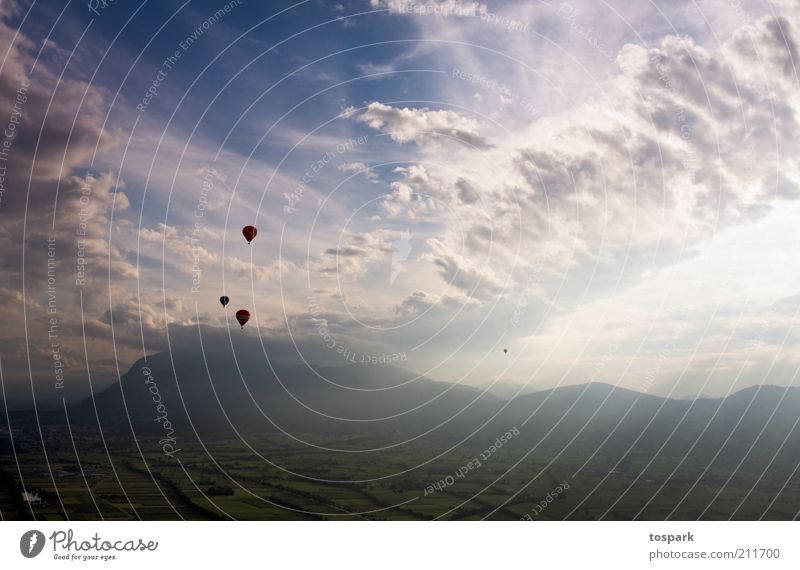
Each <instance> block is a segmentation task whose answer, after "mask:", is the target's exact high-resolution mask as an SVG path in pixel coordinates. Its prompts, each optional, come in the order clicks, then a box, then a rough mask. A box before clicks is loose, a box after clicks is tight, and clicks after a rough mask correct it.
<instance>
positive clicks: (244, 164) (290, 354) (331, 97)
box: [0, 0, 800, 396]
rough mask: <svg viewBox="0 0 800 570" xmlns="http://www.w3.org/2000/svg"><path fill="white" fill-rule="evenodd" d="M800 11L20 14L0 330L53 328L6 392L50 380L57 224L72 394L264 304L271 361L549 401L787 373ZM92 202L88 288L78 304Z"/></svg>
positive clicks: (9, 26) (651, 7)
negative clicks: (24, 194)
mask: <svg viewBox="0 0 800 570" xmlns="http://www.w3.org/2000/svg"><path fill="white" fill-rule="evenodd" d="M64 6H66V8H65V9H64V10H63V13H62V10H61V8H63V7H64ZM226 6H227V10H225V9H224V8H225V7H226ZM29 8H30V10H29ZM220 10H222V11H220ZM796 14H797V3H796V2H795V3H793V2H782V3H766V2H744V1H743V2H737V3H734V4H730V3H726V2H721V1H720V2H718V1H713V2H703V3H702V5H699V4H695V3H694V2H664V3H652V4H647V5H644V4H643V5H641V6H639V5H636V6H631V4H630V3H629V2H608V3H602V4H598V3H592V2H577V1H576V2H530V1H528V2H502V3H500V2H497V3H495V2H486V3H483V2H477V1H469V0H431V1H427V2H409V1H407V0H363V1H358V2H342V3H335V2H320V1H312V0H309V1H307V2H299V3H297V4H291V3H283V2H281V3H273V2H270V3H257V2H248V0H242V1H241V2H237V1H234V2H230V3H226V2H222V1H220V2H196V1H191V2H186V3H180V2H164V3H151V2H146V3H143V4H139V3H136V4H131V3H125V2H121V1H120V2H114V3H110V4H108V5H107V6H106V7H105V8H103V9H102V10H98V13H92V12H90V11H88V10H87V8H86V5H85V4H84V3H77V4H76V3H69V4H68V5H67V4H63V3H60V4H59V3H52V2H50V3H46V4H45V3H39V2H37V3H35V4H33V5H32V6H31V4H30V3H26V2H21V1H20V2H10V3H6V4H4V8H2V11H1V12H0V18H2V40H3V46H0V47H2V48H3V49H2V51H3V52H5V53H6V54H7V55H6V58H5V60H4V63H3V68H2V71H0V76H3V77H4V81H3V86H2V87H3V93H4V98H5V99H6V100H13V94H14V93H15V91H16V90H17V88H18V87H19V84H20V81H21V80H22V79H23V78H24V77H28V78H29V79H30V80H31V85H32V86H31V88H30V93H29V97H28V101H27V102H26V103H25V105H26V107H25V113H26V114H25V117H26V121H25V122H24V123H23V124H22V128H23V129H25V130H24V131H20V132H21V134H20V136H19V138H18V139H16V140H15V142H14V154H13V157H12V158H13V161H15V167H16V170H15V174H14V176H15V178H14V180H15V181H17V183H19V184H23V185H24V187H27V188H29V196H30V197H31V198H30V199H29V200H28V209H27V211H26V210H25V208H24V204H23V200H21V199H20V198H19V197H13V196H10V195H6V199H5V200H4V203H2V204H0V215H2V216H5V217H6V219H7V220H8V221H9V223H8V224H7V226H6V227H7V228H8V229H7V230H5V231H6V235H5V237H6V239H8V240H9V243H12V244H14V245H15V246H14V247H11V248H9V249H8V252H7V253H6V254H5V259H4V263H3V268H4V269H3V271H4V273H5V275H6V277H7V283H9V286H8V287H6V288H4V290H3V296H4V299H6V300H7V304H9V305H11V304H15V305H16V308H13V309H11V308H9V309H6V311H7V313H8V314H6V315H5V317H6V318H7V319H8V322H13V323H20V326H23V327H24V326H25V325H26V324H27V323H33V324H31V326H30V327H28V328H29V329H30V330H29V332H28V336H27V337H26V338H20V335H19V333H18V332H17V331H18V330H19V329H18V328H16V327H9V330H8V331H6V332H5V333H4V335H5V336H4V338H3V339H2V342H3V346H4V347H5V348H4V350H3V353H4V355H3V361H4V369H5V371H6V375H7V377H8V378H9V381H13V382H16V383H18V384H20V385H23V384H24V383H25V382H26V381H27V380H28V379H29V378H30V377H34V376H35V377H37V378H40V377H42V376H44V377H48V376H52V374H53V372H52V370H51V362H50V360H48V358H50V357H52V349H51V347H50V343H49V342H48V339H47V338H43V335H42V333H43V327H42V325H41V322H42V320H43V319H44V318H46V315H47V312H46V308H47V298H46V297H44V296H43V293H42V290H43V289H42V287H41V284H42V283H44V282H46V278H47V272H46V270H45V269H46V267H47V262H46V251H45V250H44V248H43V247H42V243H43V240H44V239H46V237H47V236H56V238H57V242H58V244H59V245H58V252H59V253H58V257H57V279H58V291H57V305H58V306H57V308H56V314H57V315H58V318H59V326H60V327H61V328H60V330H59V336H58V340H59V341H60V342H61V343H63V345H62V347H61V351H62V352H61V354H62V355H63V358H64V359H65V361H68V363H69V365H68V367H67V368H68V372H69V374H71V375H73V376H74V377H75V378H82V377H83V376H85V367H86V363H85V362H82V361H85V360H86V359H85V358H84V348H86V354H87V356H88V360H89V366H90V367H92V366H94V367H95V368H94V369H95V370H96V371H97V376H98V377H100V378H102V379H103V380H102V381H103V382H110V381H114V380H116V374H117V373H118V371H119V370H121V371H122V372H124V371H125V370H126V369H127V367H128V366H129V364H130V363H131V362H133V361H134V360H136V359H137V358H139V357H141V356H142V354H143V353H144V352H152V351H156V350H163V349H164V348H165V347H167V346H168V345H167V337H166V331H167V327H169V330H170V331H171V337H172V338H171V339H170V340H173V342H175V343H179V344H180V343H183V342H186V343H189V344H192V342H195V341H193V340H192V333H196V332H197V330H198V328H197V327H198V324H199V325H200V326H201V329H200V330H202V331H204V334H207V335H209V337H210V338H213V339H219V341H220V342H227V339H228V334H229V333H230V331H231V330H233V329H234V328H235V325H234V324H233V321H232V315H233V312H234V311H235V310H236V309H238V308H246V309H248V310H250V311H251V312H252V313H253V320H252V321H251V323H250V324H248V327H247V328H248V332H247V333H245V334H250V335H260V336H261V337H262V339H263V341H264V344H265V346H266V347H267V349H268V353H269V354H270V357H271V358H275V359H277V360H280V359H288V360H292V361H297V360H300V359H302V360H306V361H308V362H312V363H324V364H347V363H348V358H351V357H353V355H355V358H356V359H359V360H360V359H366V360H369V359H372V358H392V357H394V358H395V360H396V361H397V360H399V363H400V364H401V365H403V366H405V367H407V368H409V369H411V370H414V371H416V372H419V373H422V374H426V375H428V376H430V377H432V378H436V379H442V380H448V381H457V382H465V383H468V384H473V385H479V386H487V385H491V384H493V383H502V384H512V385H513V386H515V387H518V388H520V389H526V390H527V389H533V388H543V387H548V386H553V385H558V384H565V383H566V384H572V383H578V382H585V381H588V380H598V381H605V382H610V383H614V384H619V385H622V386H625V387H629V388H632V389H637V390H640V391H649V392H653V393H659V394H670V395H673V396H685V395H688V394H696V393H698V392H704V393H713V394H719V395H722V394H725V393H728V392H729V391H731V390H733V389H735V388H737V387H743V386H747V385H752V384H758V383H764V382H767V383H779V384H790V383H793V382H794V376H793V375H794V372H795V370H796V363H797V359H798V352H797V345H796V342H797V339H796V333H795V332H794V320H795V314H796V310H797V308H798V299H800V297H798V291H797V287H796V283H797V277H798V274H800V266H798V264H797V262H796V260H795V255H794V250H795V244H796V243H797V236H796V234H797V230H796V229H795V226H796V224H794V223H793V220H794V219H796V214H797V213H798V212H797V209H798V206H797V198H798V197H800V192H798V181H800V166H799V165H798V161H797V158H796V156H797V152H796V150H797V143H796V140H795V136H794V135H795V132H796V130H795V129H796V126H797V113H798V109H799V108H800V103H798V93H797V86H798V79H797V72H796V69H795V67H794V65H795V63H796V57H797V48H796V44H795V38H796V37H797V34H798V32H797V25H798V21H797V19H796ZM192 34H195V35H194V39H193V40H192V39H191V38H192ZM190 44H191V45H190ZM176 54H177V55H176ZM170 56H172V58H173V59H172V60H171V61H170V60H169V59H167V58H169V57H170ZM31 68H33V71H32V72H31ZM148 93H149V94H148ZM9 97H11V99H9ZM4 105H5V106H4V107H3V108H2V110H3V114H4V115H9V116H10V114H11V111H12V108H11V106H9V105H8V104H4ZM70 133H71V134H70ZM37 141H38V142H37ZM90 174H91V178H87V176H89V175H90ZM86 184H89V186H90V187H91V188H92V193H91V199H90V200H89V203H88V205H87V204H82V203H81V202H80V188H81V187H82V186H84V185H86ZM56 188H57V189H58V190H57V192H58V201H56ZM82 206H84V207H88V208H89V210H90V212H89V216H90V220H91V222H90V228H89V232H88V235H87V236H86V242H85V243H84V244H83V245H81V246H80V247H81V248H82V249H84V250H85V251H86V252H88V253H87V254H86V255H87V256H88V258H89V263H88V264H87V266H88V267H89V279H88V281H87V283H86V284H85V285H83V286H82V287H76V286H75V285H74V279H73V275H74V273H75V265H76V264H75V258H76V255H77V253H76V252H77V250H78V245H77V244H76V242H75V240H76V235H75V231H74V229H75V225H76V219H77V217H78V216H79V214H80V212H81V207H82ZM287 208H288V209H287ZM48 224H49V227H48ZM246 224H255V225H256V226H257V227H258V229H259V235H258V236H257V238H256V239H255V240H254V242H253V244H252V245H251V246H248V245H247V244H246V243H245V242H244V240H243V239H242V237H241V234H240V229H241V227H242V226H243V225H246ZM23 232H24V238H23ZM23 248H24V249H25V252H26V260H25V263H24V266H23V264H22V262H21V250H22V249H23ZM43 256H44V257H43ZM23 280H24V289H23ZM23 294H24V295H25V300H24V302H22V303H21V305H20V302H21V300H22V295H23ZM222 294H226V295H229V296H230V297H231V299H232V301H231V305H230V306H229V308H228V309H229V310H228V312H227V313H226V312H224V311H223V310H222V309H221V308H220V306H219V304H218V302H217V298H218V297H219V296H220V295H222ZM80 295H82V296H83V297H82V302H83V311H82V313H83V321H82V322H81V318H80V316H81V311H80V303H81V297H80ZM23 309H24V310H23ZM36 323H39V324H36ZM234 332H236V333H237V334H239V332H238V331H235V330H234ZM76 338H80V339H81V341H83V339H86V340H85V342H77V341H76V340H75V339H76ZM109 339H112V340H113V343H112V344H111V345H109ZM179 339H188V340H185V341H184V340H179ZM84 345H86V346H85V347H84ZM503 348H508V349H509V353H508V355H504V354H503V352H502V349H503ZM270 351H271V352H270ZM32 352H33V353H35V354H37V355H38V356H37V357H36V358H34V359H33V360H32V362H31V365H30V369H29V368H28V365H27V364H28V363H27V362H26V359H25V358H20V357H19V355H20V354H25V353H32ZM112 356H113V357H112ZM118 363H119V364H118ZM42 384H43V385H47V384H48V383H47V382H46V381H43V382H42ZM73 386H76V390H77V387H78V386H81V387H84V385H83V384H82V383H81V382H79V381H77V380H76V382H75V383H74V384H73Z"/></svg>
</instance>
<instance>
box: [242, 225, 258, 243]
mask: <svg viewBox="0 0 800 570" xmlns="http://www.w3.org/2000/svg"><path fill="white" fill-rule="evenodd" d="M257 234H258V230H257V229H256V227H255V226H245V227H243V228H242V235H243V236H244V239H246V240H247V243H250V242H251V241H253V238H255V237H256V235H257Z"/></svg>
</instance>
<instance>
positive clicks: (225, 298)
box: [219, 295, 230, 307]
mask: <svg viewBox="0 0 800 570" xmlns="http://www.w3.org/2000/svg"><path fill="white" fill-rule="evenodd" d="M219 302H220V303H222V306H223V307H224V306H225V305H227V304H228V303H229V302H230V299H229V298H228V297H227V296H226V295H223V296H222V297H220V298H219Z"/></svg>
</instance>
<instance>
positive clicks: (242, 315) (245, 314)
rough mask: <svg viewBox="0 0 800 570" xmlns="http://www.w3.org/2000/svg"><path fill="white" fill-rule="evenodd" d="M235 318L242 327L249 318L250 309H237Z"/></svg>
mask: <svg viewBox="0 0 800 570" xmlns="http://www.w3.org/2000/svg"><path fill="white" fill-rule="evenodd" d="M236 320H237V321H239V324H240V325H241V326H242V328H244V325H246V324H247V321H249V320H250V311H245V310H244V309H239V310H238V311H236Z"/></svg>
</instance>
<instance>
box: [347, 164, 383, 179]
mask: <svg viewBox="0 0 800 570" xmlns="http://www.w3.org/2000/svg"><path fill="white" fill-rule="evenodd" d="M337 168H338V169H339V170H340V171H341V172H357V173H359V174H361V175H363V176H364V178H366V179H367V180H370V181H376V180H378V179H379V176H378V174H377V173H376V172H375V171H374V170H372V169H371V168H370V167H368V166H367V165H366V164H364V163H363V162H345V163H344V164H340V165H339V166H338V167H337Z"/></svg>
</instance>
